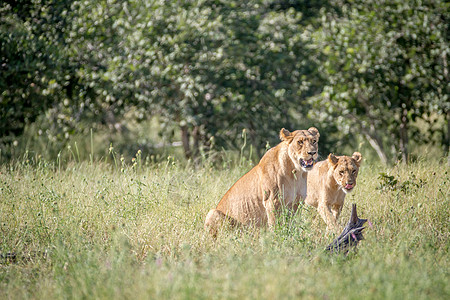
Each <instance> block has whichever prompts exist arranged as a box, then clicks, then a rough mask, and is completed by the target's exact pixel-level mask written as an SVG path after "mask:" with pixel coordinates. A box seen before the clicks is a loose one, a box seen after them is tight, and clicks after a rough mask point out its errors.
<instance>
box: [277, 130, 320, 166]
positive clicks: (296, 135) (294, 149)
mask: <svg viewBox="0 0 450 300" xmlns="http://www.w3.org/2000/svg"><path fill="white" fill-rule="evenodd" d="M319 137H320V134H319V130H317V128H315V127H311V128H309V129H308V130H296V131H294V132H290V131H289V130H287V129H284V128H283V129H281V131H280V139H281V140H282V141H284V142H286V143H288V145H289V146H288V154H289V157H290V158H291V160H292V162H293V163H294V165H295V168H296V169H298V170H300V169H301V170H303V171H305V172H307V171H309V170H311V169H312V167H313V165H314V161H315V160H316V159H317V156H318V154H317V148H318V142H319Z"/></svg>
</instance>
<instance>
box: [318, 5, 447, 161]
mask: <svg viewBox="0 0 450 300" xmlns="http://www.w3.org/2000/svg"><path fill="white" fill-rule="evenodd" d="M447 24H448V3H444V2H443V1H425V2H423V1H406V2H405V1H397V0H383V1H379V0H374V1H352V2H350V3H349V4H346V5H344V6H343V7H342V14H341V15H337V14H336V13H328V14H325V15H324V16H323V27H322V30H320V31H318V33H317V36H318V38H319V39H320V40H321V45H322V54H323V55H324V58H325V60H324V62H323V64H321V65H320V68H321V71H322V73H323V77H324V78H325V79H326V85H325V87H324V89H323V92H322V94H321V95H320V96H318V97H316V98H315V100H314V102H315V104H316V106H315V110H314V111H313V114H314V115H315V116H318V117H322V120H323V121H328V122H330V121H331V123H333V124H336V125H337V126H338V128H339V129H340V130H341V131H342V132H343V133H346V134H355V133H356V132H359V134H360V135H362V136H364V137H365V138H366V139H367V140H369V141H370V143H371V145H372V146H373V147H374V148H375V149H376V150H377V152H378V154H379V156H380V158H381V159H382V160H384V161H385V162H387V161H388V159H389V157H392V156H395V155H397V153H399V152H400V153H401V154H402V156H403V159H405V160H406V157H407V154H408V149H407V145H408V140H409V139H410V138H412V139H416V140H421V141H422V142H423V141H426V140H427V138H426V135H427V133H422V134H414V135H413V133H416V132H417V130H418V129H414V128H413V126H414V123H413V122H415V121H416V120H417V119H418V118H420V119H423V120H428V119H429V116H430V115H433V114H436V115H442V116H443V118H444V119H447V122H448V116H447V112H448V110H449V108H450V107H449V101H448V95H449V90H448V88H449V86H448V82H449V78H448V63H447V60H448V54H449V52H450V49H449V45H448V35H447V30H448V26H447ZM441 130H444V128H443V127H441ZM428 134H429V133H428ZM447 137H448V135H447ZM389 147H392V149H393V151H392V152H393V153H390V154H389V152H390V151H389V150H387V149H389Z"/></svg>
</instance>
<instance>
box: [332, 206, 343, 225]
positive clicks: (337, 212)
mask: <svg viewBox="0 0 450 300" xmlns="http://www.w3.org/2000/svg"><path fill="white" fill-rule="evenodd" d="M341 211H342V205H339V206H338V205H335V206H333V207H332V208H331V212H332V213H333V216H334V219H335V220H336V222H337V220H338V219H339V216H340V215H341Z"/></svg>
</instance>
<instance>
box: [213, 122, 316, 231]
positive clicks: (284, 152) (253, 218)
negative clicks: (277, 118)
mask: <svg viewBox="0 0 450 300" xmlns="http://www.w3.org/2000/svg"><path fill="white" fill-rule="evenodd" d="M319 137H320V134H319V131H318V130H317V129H316V128H314V127H311V128H309V129H308V130H296V131H294V132H289V130H286V129H284V128H283V129H281V131H280V139H281V143H279V144H278V145H277V146H275V147H273V148H272V149H270V150H269V151H267V153H266V154H265V155H264V156H263V157H262V158H261V161H260V162H259V163H258V164H257V165H256V166H255V167H254V168H253V169H251V170H250V171H249V172H248V173H246V174H245V175H244V176H242V177H241V178H240V179H239V180H238V181H237V182H236V183H235V184H234V185H233V186H232V187H231V188H230V189H229V190H228V192H227V193H226V194H225V195H224V196H223V198H222V200H220V202H219V204H218V205H217V207H216V208H215V209H212V210H211V211H210V212H209V213H208V215H207V216H206V221H205V229H206V230H207V231H209V232H210V233H211V234H212V235H213V236H215V235H216V234H217V230H218V229H219V227H220V226H221V225H222V224H223V222H224V221H226V222H229V223H232V224H243V225H249V224H251V225H255V226H264V225H267V224H268V225H269V226H273V225H274V224H275V220H276V216H277V213H278V212H279V211H280V208H281V207H282V206H285V207H287V208H288V209H291V210H293V211H295V210H297V208H298V205H299V202H300V199H302V200H304V199H305V198H306V180H307V172H308V171H310V170H311V169H312V168H313V165H314V161H315V160H316V159H317V147H318V145H317V144H318V141H319Z"/></svg>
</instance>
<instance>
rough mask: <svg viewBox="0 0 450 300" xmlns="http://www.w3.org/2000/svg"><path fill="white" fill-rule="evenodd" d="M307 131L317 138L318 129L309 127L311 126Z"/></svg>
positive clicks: (318, 135)
mask: <svg viewBox="0 0 450 300" xmlns="http://www.w3.org/2000/svg"><path fill="white" fill-rule="evenodd" d="M308 131H309V133H311V134H312V135H314V136H315V137H317V138H319V137H320V134H319V130H317V128H316V127H311V128H309V129H308Z"/></svg>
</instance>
